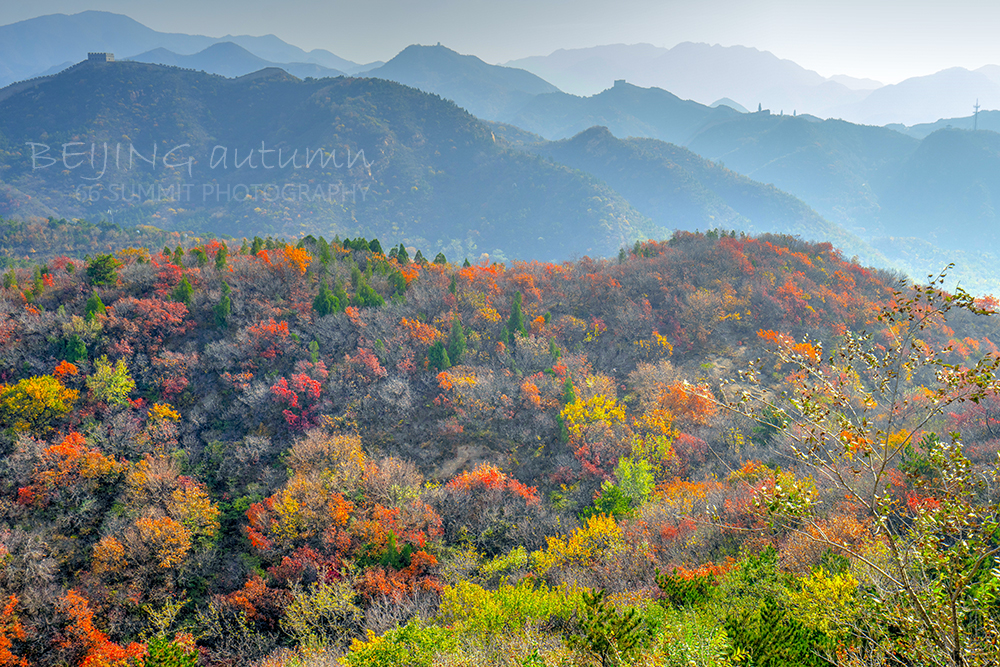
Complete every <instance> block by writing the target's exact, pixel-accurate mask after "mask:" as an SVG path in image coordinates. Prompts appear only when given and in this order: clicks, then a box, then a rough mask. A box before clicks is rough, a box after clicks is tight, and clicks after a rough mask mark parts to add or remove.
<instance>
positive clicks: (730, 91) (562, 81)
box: [505, 42, 877, 115]
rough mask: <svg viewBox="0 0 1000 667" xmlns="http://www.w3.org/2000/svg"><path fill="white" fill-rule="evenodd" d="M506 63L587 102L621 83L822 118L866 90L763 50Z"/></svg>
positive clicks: (657, 50)
mask: <svg viewBox="0 0 1000 667" xmlns="http://www.w3.org/2000/svg"><path fill="white" fill-rule="evenodd" d="M505 64H506V65H507V66H509V67H521V68H524V69H526V70H528V71H531V72H534V73H536V74H538V75H539V76H541V77H543V78H544V79H546V80H547V81H551V82H552V83H554V84H555V85H557V86H559V88H561V89H562V90H564V91H566V92H569V93H573V94H576V95H584V96H586V95H593V94H595V93H598V92H600V91H602V90H604V89H606V88H608V87H609V86H610V85H611V84H612V82H613V81H614V80H615V79H625V80H627V81H628V82H629V83H633V84H635V85H637V86H640V87H655V88H662V89H664V90H669V91H670V92H671V93H673V94H675V95H677V96H678V97H681V98H684V99H690V100H694V101H697V102H700V103H702V104H710V103H712V102H713V101H715V100H718V99H719V98H722V97H729V98H731V99H733V100H735V101H736V102H737V103H739V104H741V105H742V106H744V107H746V108H747V109H756V108H757V105H758V104H762V105H763V106H764V107H765V108H770V109H774V110H775V111H779V110H784V111H785V112H786V113H789V114H790V113H792V112H793V111H795V110H797V111H799V112H807V113H812V114H816V115H821V114H822V112H823V111H824V110H825V109H826V108H829V107H831V106H839V105H845V104H848V103H850V102H854V101H857V100H859V99H862V98H864V97H865V96H866V95H867V94H868V93H867V91H866V90H865V88H868V87H870V85H871V83H869V82H865V81H859V80H855V79H851V78H850V77H840V78H838V79H836V80H834V79H827V78H825V77H823V76H821V75H820V74H818V73H816V72H813V71H811V70H807V69H805V68H804V67H801V66H800V65H798V64H796V63H794V62H792V61H791V60H783V59H781V58H778V57H777V56H775V55H774V54H772V53H770V52H768V51H759V50H757V49H754V48H750V47H745V46H728V47H724V46H720V45H718V44H716V45H709V44H701V43H693V42H683V43H681V44H678V45H677V46H675V47H673V48H669V49H668V48H661V47H655V46H652V45H650V44H632V45H626V44H615V45H609V46H598V47H591V48H584V49H571V50H559V51H555V52H554V53H552V54H550V55H549V56H533V57H530V58H522V59H519V60H512V61H510V62H508V63H505ZM845 83H848V84H851V85H850V86H848V85H845ZM875 83H877V82H875Z"/></svg>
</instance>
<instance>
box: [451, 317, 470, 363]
mask: <svg viewBox="0 0 1000 667" xmlns="http://www.w3.org/2000/svg"><path fill="white" fill-rule="evenodd" d="M465 345H466V340H465V329H463V328H462V322H461V320H459V319H458V317H456V318H455V319H453V320H452V321H451V334H450V335H449V336H448V359H449V360H450V361H451V363H452V364H454V365H456V366H457V365H458V364H460V363H462V355H464V354H465Z"/></svg>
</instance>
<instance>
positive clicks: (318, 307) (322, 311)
mask: <svg viewBox="0 0 1000 667" xmlns="http://www.w3.org/2000/svg"><path fill="white" fill-rule="evenodd" d="M313 310H314V311H316V314H317V315H319V316H320V317H326V316H327V315H330V314H331V313H336V312H338V311H339V310H340V299H338V298H337V297H335V296H334V295H333V292H331V291H330V288H329V287H327V285H326V282H325V281H324V282H322V283H320V286H319V294H317V295H316V298H315V299H313Z"/></svg>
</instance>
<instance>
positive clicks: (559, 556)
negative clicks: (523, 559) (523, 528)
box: [531, 514, 626, 574]
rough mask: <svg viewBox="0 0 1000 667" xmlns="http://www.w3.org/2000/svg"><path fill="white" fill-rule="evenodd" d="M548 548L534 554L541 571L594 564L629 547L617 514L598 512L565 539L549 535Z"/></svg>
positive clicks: (533, 556) (535, 562) (532, 556)
mask: <svg viewBox="0 0 1000 667" xmlns="http://www.w3.org/2000/svg"><path fill="white" fill-rule="evenodd" d="M545 539H546V541H547V542H548V545H547V546H546V548H545V549H543V550H540V551H535V552H533V553H532V554H531V560H532V564H533V565H534V566H535V569H536V570H538V572H539V573H540V574H546V573H548V572H549V570H552V569H553V568H557V567H591V566H593V565H594V564H596V563H598V562H606V561H608V560H609V559H612V558H614V557H615V556H616V555H617V554H620V553H621V552H622V551H624V550H625V548H626V546H625V538H624V535H623V533H622V529H621V527H620V526H619V525H618V524H617V523H615V520H614V517H611V516H607V515H605V514H597V515H594V516H591V517H589V518H588V519H587V522H586V523H585V524H584V525H582V526H580V527H579V528H577V529H576V530H574V531H573V532H572V533H570V534H569V535H568V536H566V537H565V538H561V537H547V538H545Z"/></svg>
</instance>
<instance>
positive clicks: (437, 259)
mask: <svg viewBox="0 0 1000 667" xmlns="http://www.w3.org/2000/svg"><path fill="white" fill-rule="evenodd" d="M434 263H435V264H447V263H448V260H447V259H446V258H445V256H444V253H443V252H439V253H438V254H437V255H436V256H435V257H434Z"/></svg>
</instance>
